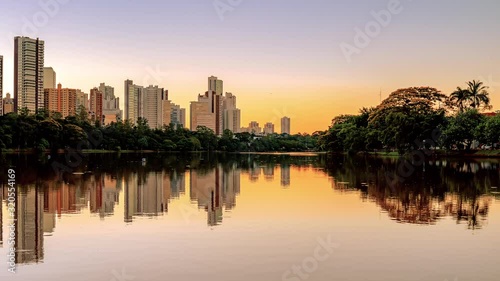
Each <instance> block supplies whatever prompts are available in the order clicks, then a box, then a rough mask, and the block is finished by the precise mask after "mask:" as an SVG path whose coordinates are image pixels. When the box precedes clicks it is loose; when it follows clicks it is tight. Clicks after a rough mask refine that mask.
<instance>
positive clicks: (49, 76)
mask: <svg viewBox="0 0 500 281" xmlns="http://www.w3.org/2000/svg"><path fill="white" fill-rule="evenodd" d="M43 88H44V89H55V88H56V72H55V71H54V69H53V68H52V67H44V68H43Z"/></svg>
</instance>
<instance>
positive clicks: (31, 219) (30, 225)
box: [15, 186, 44, 264]
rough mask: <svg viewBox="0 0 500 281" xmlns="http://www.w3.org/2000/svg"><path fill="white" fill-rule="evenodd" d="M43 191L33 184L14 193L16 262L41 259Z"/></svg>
mask: <svg viewBox="0 0 500 281" xmlns="http://www.w3.org/2000/svg"><path fill="white" fill-rule="evenodd" d="M43 195H44V194H43V191H41V189H40V188H36V187H34V186H30V187H21V188H18V190H17V193H16V215H15V218H16V220H17V221H16V263H24V264H29V263H38V262H40V261H42V260H43V228H44V224H43V205H44V197H43Z"/></svg>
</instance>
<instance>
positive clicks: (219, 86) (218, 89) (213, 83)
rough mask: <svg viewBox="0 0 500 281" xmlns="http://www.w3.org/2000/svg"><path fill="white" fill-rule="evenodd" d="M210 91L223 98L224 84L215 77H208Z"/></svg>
mask: <svg viewBox="0 0 500 281" xmlns="http://www.w3.org/2000/svg"><path fill="white" fill-rule="evenodd" d="M208 91H214V92H215V94H216V95H219V96H222V93H223V92H224V83H223V82H222V80H219V79H218V78H217V77H215V76H210V77H208Z"/></svg>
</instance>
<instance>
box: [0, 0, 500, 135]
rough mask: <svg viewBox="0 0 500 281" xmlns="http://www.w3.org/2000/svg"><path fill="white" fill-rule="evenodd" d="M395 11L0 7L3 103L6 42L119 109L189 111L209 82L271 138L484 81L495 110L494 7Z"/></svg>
mask: <svg viewBox="0 0 500 281" xmlns="http://www.w3.org/2000/svg"><path fill="white" fill-rule="evenodd" d="M56 1H59V2H56ZM391 2H393V1H391V0H359V1H352V0H342V1H337V0H324V1H322V0H301V1H298V0H240V1H238V0H216V1H213V0H182V1H170V0H169V1H165V0H163V1H160V0H150V1H148V0H141V1H132V0H106V1H103V0H99V1H97V0H85V1H83V0H41V1H36V0H26V1H18V0H2V1H0V11H1V16H0V55H3V56H4V95H5V93H7V92H10V93H12V91H13V68H14V67H13V53H14V51H13V41H14V36H16V35H24V36H29V37H37V36H38V37H39V38H40V39H42V40H44V41H45V66H51V67H53V68H54V70H55V71H56V73H57V82H58V83H59V82H60V83H62V85H63V87H68V88H78V89H82V90H84V91H85V92H87V93H88V92H89V90H90V89H91V88H92V87H95V86H98V85H99V83H101V82H105V83H106V84H107V85H110V86H113V87H114V88H115V93H116V94H117V95H118V96H119V97H121V102H122V105H121V107H122V109H123V92H124V80H125V79H132V80H134V82H135V83H136V84H139V85H147V84H154V85H159V86H161V87H164V88H166V89H168V90H169V93H170V99H171V100H172V101H173V102H175V103H177V104H180V105H181V106H183V107H186V108H189V102H190V101H193V100H195V99H196V95H197V94H198V93H201V92H204V91H206V90H207V77H209V76H211V75H214V76H217V77H219V78H220V79H222V80H224V91H225V92H232V93H233V94H235V95H236V96H237V98H238V107H239V108H241V110H242V126H247V125H248V123H249V122H250V121H252V120H255V121H258V122H259V123H260V124H261V126H263V125H264V123H265V122H268V121H273V122H274V123H275V125H276V128H277V129H278V130H279V119H280V118H281V117H282V116H284V115H287V116H289V117H291V118H292V133H297V132H308V133H312V132H314V131H316V130H325V129H326V128H327V127H328V125H329V124H330V121H331V119H332V118H333V117H334V116H335V115H338V114H343V113H356V112H357V111H358V109H359V108H361V107H369V106H375V105H377V104H378V103H379V100H380V97H379V92H380V89H382V97H383V98H384V97H386V96H387V95H388V94H389V93H390V92H392V91H394V90H396V89H398V88H402V87H410V86H432V87H436V88H438V89H440V90H441V91H443V92H444V93H446V94H448V93H450V92H451V91H452V90H453V89H454V88H456V87H457V86H464V85H465V82H466V81H468V80H472V79H481V80H483V81H484V82H485V83H486V84H487V85H488V86H490V87H491V89H490V93H491V95H492V96H491V98H492V104H493V106H494V110H498V109H500V53H499V50H500V37H498V30H500V20H499V18H500V14H499V13H500V2H499V1H498V0H491V1H477V0H476V1H460V0H444V1H431V0H428V1H424V0H421V1H410V0H401V1H400V4H399V5H397V4H394V3H391ZM41 3H52V4H54V3H58V4H56V5H57V6H56V8H57V9H52V10H51V11H50V13H48V12H45V11H44V8H43V7H42V6H43V4H41ZM214 3H216V4H217V5H218V7H220V9H224V7H226V8H227V10H226V12H220V11H219V12H218V11H217V9H216V8H215V6H214ZM231 3H233V5H234V6H230V5H231ZM228 5H229V6H228ZM391 5H392V7H398V9H397V10H398V11H399V12H398V13H392V14H391V20H390V21H389V22H388V23H387V24H384V25H385V26H382V27H381V28H380V32H376V31H377V30H375V31H374V33H375V35H374V36H373V38H370V41H369V42H368V43H367V44H365V45H364V46H361V48H359V53H358V54H354V55H352V56H351V60H350V62H349V60H348V59H346V56H345V55H344V53H343V52H342V50H341V48H340V45H341V44H342V43H343V42H344V43H346V44H350V45H353V46H356V45H355V43H354V38H355V36H356V34H357V33H356V28H359V29H363V30H364V29H365V26H367V25H369V26H374V25H373V24H370V22H373V21H374V15H373V13H372V11H373V12H379V11H381V10H388V6H391ZM52 7H53V5H52ZM228 7H230V8H228ZM54 10H55V12H52V11H54ZM387 13H390V12H387ZM377 26H380V25H377Z"/></svg>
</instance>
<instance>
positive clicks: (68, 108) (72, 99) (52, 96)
mask: <svg viewBox="0 0 500 281" xmlns="http://www.w3.org/2000/svg"><path fill="white" fill-rule="evenodd" d="M43 92H44V107H45V109H46V110H48V111H49V112H50V113H52V112H59V113H61V116H62V118H66V117H67V116H74V115H75V114H76V101H77V90H76V89H68V88H63V87H62V85H61V84H60V83H59V84H58V85H57V88H56V89H51V88H47V89H44V90H43Z"/></svg>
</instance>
